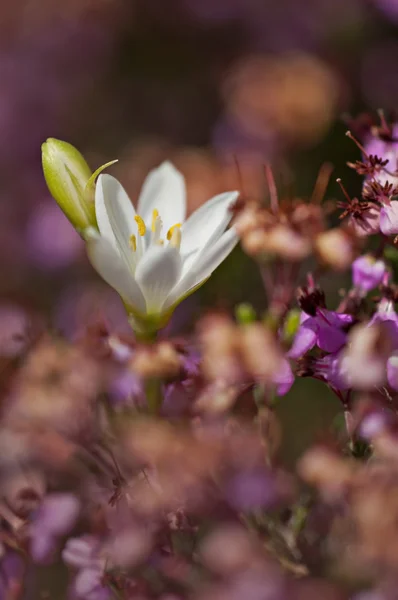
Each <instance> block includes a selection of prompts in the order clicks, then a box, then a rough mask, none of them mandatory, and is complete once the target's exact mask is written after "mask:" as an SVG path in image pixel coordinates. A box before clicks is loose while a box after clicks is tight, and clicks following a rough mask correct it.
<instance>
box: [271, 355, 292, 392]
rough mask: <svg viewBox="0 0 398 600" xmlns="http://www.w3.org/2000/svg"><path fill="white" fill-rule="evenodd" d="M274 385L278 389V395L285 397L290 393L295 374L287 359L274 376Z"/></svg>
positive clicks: (283, 360)
mask: <svg viewBox="0 0 398 600" xmlns="http://www.w3.org/2000/svg"><path fill="white" fill-rule="evenodd" d="M273 382H274V385H275V387H276V390H275V391H276V395H277V396H284V395H285V394H287V393H288V391H289V390H290V388H291V387H292V385H293V383H294V373H293V371H292V368H291V366H290V363H289V361H288V360H287V359H286V358H283V359H282V362H281V365H280V368H279V370H278V372H277V373H275V375H274V381H273Z"/></svg>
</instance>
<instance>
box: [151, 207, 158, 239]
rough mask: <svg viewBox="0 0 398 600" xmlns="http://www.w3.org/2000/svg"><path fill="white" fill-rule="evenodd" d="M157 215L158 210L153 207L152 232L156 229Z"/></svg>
mask: <svg viewBox="0 0 398 600" xmlns="http://www.w3.org/2000/svg"><path fill="white" fill-rule="evenodd" d="M158 216H159V211H158V209H157V208H154V209H153V211H152V225H151V230H152V232H153V233H155V229H156V219H157V218H158Z"/></svg>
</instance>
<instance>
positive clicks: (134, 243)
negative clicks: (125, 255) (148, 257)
mask: <svg viewBox="0 0 398 600" xmlns="http://www.w3.org/2000/svg"><path fill="white" fill-rule="evenodd" d="M130 248H131V249H132V250H133V251H134V252H135V251H136V250H137V238H136V237H135V235H134V234H133V235H130Z"/></svg>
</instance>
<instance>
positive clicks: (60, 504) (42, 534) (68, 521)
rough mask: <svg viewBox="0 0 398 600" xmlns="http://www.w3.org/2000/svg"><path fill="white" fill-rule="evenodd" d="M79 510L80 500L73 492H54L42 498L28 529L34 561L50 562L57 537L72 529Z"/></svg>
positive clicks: (56, 546) (54, 551)
mask: <svg viewBox="0 0 398 600" xmlns="http://www.w3.org/2000/svg"><path fill="white" fill-rule="evenodd" d="M79 512H80V502H79V500H78V499H77V498H76V497H75V496H74V495H73V494H67V493H65V494H62V493H54V494H50V495H48V496H47V497H46V498H45V499H44V500H43V502H42V504H41V506H40V508H39V510H38V512H37V514H36V516H35V518H34V521H33V523H32V526H31V530H30V551H31V554H32V558H33V560H34V561H35V562H37V563H48V562H51V560H52V559H53V558H54V557H55V553H56V551H57V548H58V543H59V538H61V537H62V536H64V535H66V534H67V533H69V532H70V531H71V530H72V529H73V527H74V526H75V524H76V521H77V518H78V516H79Z"/></svg>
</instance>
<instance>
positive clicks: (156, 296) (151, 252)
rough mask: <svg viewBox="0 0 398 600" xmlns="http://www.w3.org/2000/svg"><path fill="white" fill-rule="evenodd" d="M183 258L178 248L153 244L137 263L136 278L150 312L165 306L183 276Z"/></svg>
mask: <svg viewBox="0 0 398 600" xmlns="http://www.w3.org/2000/svg"><path fill="white" fill-rule="evenodd" d="M181 267H182V260H181V255H180V253H179V251H178V249H177V248H172V247H171V246H167V247H163V246H151V247H150V248H148V250H147V251H146V252H145V254H144V255H143V257H142V259H141V260H140V262H139V263H138V265H137V270H136V272H135V278H136V281H137V283H138V285H139V286H140V288H141V290H142V293H143V294H144V297H145V300H146V309H147V312H149V313H156V312H158V311H160V310H161V309H162V307H163V304H164V301H165V299H166V298H167V296H168V294H169V292H170V290H172V289H173V287H174V286H175V284H176V283H177V281H178V280H179V279H180V276H181Z"/></svg>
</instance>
